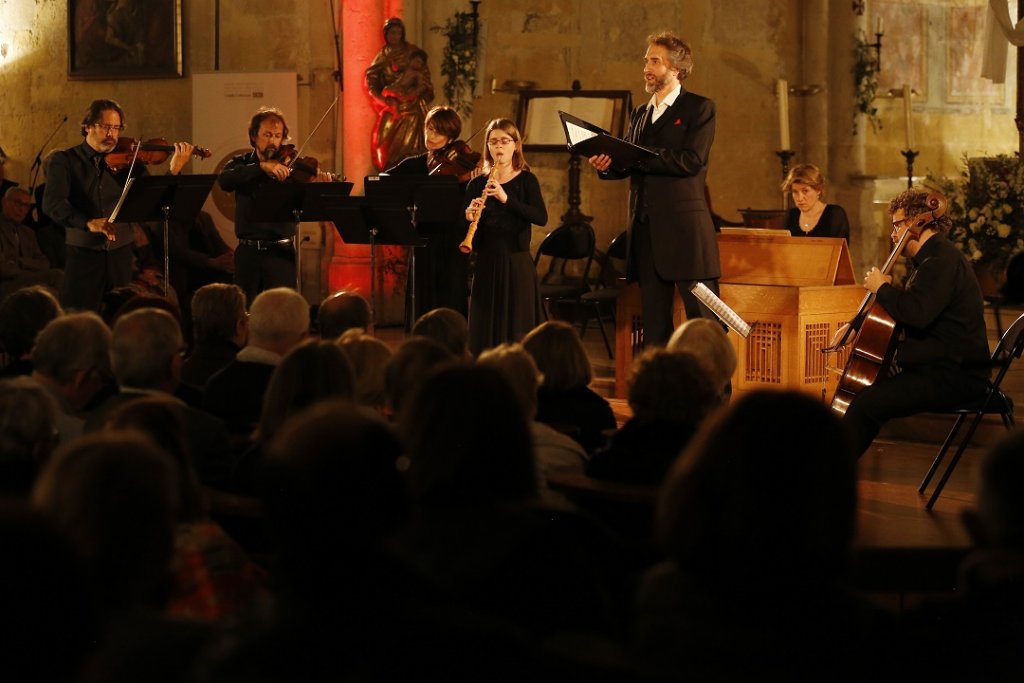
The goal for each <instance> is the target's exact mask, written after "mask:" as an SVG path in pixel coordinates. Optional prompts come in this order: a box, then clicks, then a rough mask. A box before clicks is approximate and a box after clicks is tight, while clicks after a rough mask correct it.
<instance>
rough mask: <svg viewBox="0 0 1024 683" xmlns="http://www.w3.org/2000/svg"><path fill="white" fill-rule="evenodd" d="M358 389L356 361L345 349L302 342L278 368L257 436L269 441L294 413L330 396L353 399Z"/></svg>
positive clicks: (271, 383)
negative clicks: (354, 367) (353, 362)
mask: <svg viewBox="0 0 1024 683" xmlns="http://www.w3.org/2000/svg"><path fill="white" fill-rule="evenodd" d="M354 391H355V377H354V372H353V370H352V364H351V362H350V361H349V359H348V357H347V356H346V355H345V353H344V352H343V351H342V350H341V349H339V348H338V347H337V346H336V345H334V344H332V343H331V342H322V341H317V340H315V339H313V340H310V341H308V342H306V343H304V344H300V345H298V346H296V347H295V348H294V349H292V350H291V351H289V352H288V354H287V355H286V356H285V357H284V358H283V359H281V363H280V364H279V365H278V366H277V367H276V368H274V374H273V375H271V377H270V384H269V385H268V386H267V393H266V394H264V396H263V414H262V416H261V417H260V425H259V429H258V432H257V436H258V438H259V440H260V441H263V442H267V441H269V440H270V439H272V438H274V435H275V434H277V432H278V431H279V430H280V429H281V426H282V425H283V424H284V423H285V420H287V419H288V418H289V417H290V416H292V415H294V414H296V413H298V412H300V411H302V410H303V409H305V408H308V407H309V406H311V405H313V404H315V403H318V402H320V401H324V400H327V399H330V398H338V399H344V400H348V401H351V400H352V397H353V395H354Z"/></svg>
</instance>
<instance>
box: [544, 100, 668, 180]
mask: <svg viewBox="0 0 1024 683" xmlns="http://www.w3.org/2000/svg"><path fill="white" fill-rule="evenodd" d="M558 117H559V118H560V119H561V120H562V130H563V131H564V132H565V142H566V144H567V145H568V146H569V151H570V152H573V153H575V154H580V155H582V156H585V157H592V156H595V155H597V154H607V155H608V156H610V157H611V158H612V166H613V168H615V169H616V170H618V171H625V170H627V169H630V168H632V167H634V166H636V165H637V164H639V163H640V162H641V161H644V160H645V159H650V158H653V157H656V156H658V155H657V154H655V153H654V152H652V151H651V150H649V149H647V148H646V147H641V146H639V145H634V144H633V143H631V142H627V141H625V140H623V139H621V138H617V137H615V136H613V135H612V134H611V133H609V132H608V131H606V130H605V129H603V128H601V127H600V126H595V125H594V124H592V123H590V122H589V121H584V120H583V119H581V118H579V117H578V116H573V115H572V114H567V113H566V112H564V111H560V112H558Z"/></svg>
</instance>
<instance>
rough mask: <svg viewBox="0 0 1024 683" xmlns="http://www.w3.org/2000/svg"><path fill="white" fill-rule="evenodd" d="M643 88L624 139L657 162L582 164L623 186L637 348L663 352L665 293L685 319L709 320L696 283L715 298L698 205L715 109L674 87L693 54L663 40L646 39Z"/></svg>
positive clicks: (595, 160)
mask: <svg viewBox="0 0 1024 683" xmlns="http://www.w3.org/2000/svg"><path fill="white" fill-rule="evenodd" d="M647 42H648V46H647V53H646V54H645V55H644V82H645V86H644V89H645V90H646V91H647V92H648V93H651V100H650V102H649V103H648V104H646V105H644V106H642V107H638V108H637V109H636V110H634V111H633V114H632V117H631V118H630V123H629V135H628V136H627V140H629V142H632V143H634V144H637V145H640V146H642V147H646V148H648V149H651V150H654V151H655V152H657V154H658V156H657V157H654V158H652V159H649V160H647V161H643V162H641V163H640V164H638V165H637V166H635V167H633V168H630V169H627V170H626V171H623V172H619V171H616V170H613V169H612V159H611V158H610V157H609V156H607V155H605V154H601V155H597V156H593V157H591V158H590V163H591V165H592V166H593V167H594V168H596V169H597V170H598V171H599V172H600V173H599V175H600V176H601V178H604V179H619V178H625V177H627V176H628V177H629V179H630V206H631V213H632V220H631V222H630V228H629V260H628V277H629V280H630V281H637V282H639V283H640V300H641V303H642V306H643V324H644V341H645V343H646V344H647V345H648V346H652V345H655V346H664V345H665V343H666V342H667V341H668V339H669V337H670V336H671V334H672V328H673V325H672V298H673V292H672V290H673V287H676V288H678V289H679V293H680V294H681V295H682V298H683V304H684V306H685V307H686V317H687V318H698V317H706V318H714V317H715V316H714V313H712V312H711V311H710V310H709V309H708V308H707V307H705V306H704V305H703V304H701V303H700V301H698V300H697V298H696V297H695V296H694V295H693V294H691V293H690V286H691V285H692V284H693V283H694V282H698V281H699V282H703V283H704V284H705V285H707V287H708V288H709V289H710V290H711V291H713V292H714V293H715V294H717V293H718V278H719V276H720V275H721V268H720V266H719V262H718V241H717V239H716V237H715V226H714V223H712V221H711V211H710V210H709V209H708V205H707V202H706V201H705V199H704V180H705V177H706V176H707V172H708V156H709V154H710V152H711V143H712V141H713V140H714V138H715V103H714V102H712V101H711V100H709V99H708V98H706V97H701V96H700V95H695V94H694V93H691V92H687V91H686V90H685V89H684V88H683V87H682V84H681V81H683V80H685V79H686V77H687V76H689V74H690V72H691V71H692V70H693V50H692V49H691V48H690V46H689V45H687V44H686V43H685V42H683V41H682V40H680V39H679V38H677V37H676V36H674V35H672V34H671V33H658V34H655V35H652V36H650V37H649V38H648V41H647Z"/></svg>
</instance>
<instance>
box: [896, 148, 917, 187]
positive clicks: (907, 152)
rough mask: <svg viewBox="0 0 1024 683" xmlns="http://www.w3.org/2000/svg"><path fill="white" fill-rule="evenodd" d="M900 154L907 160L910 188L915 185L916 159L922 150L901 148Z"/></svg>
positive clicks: (908, 184) (908, 185)
mask: <svg viewBox="0 0 1024 683" xmlns="http://www.w3.org/2000/svg"><path fill="white" fill-rule="evenodd" d="M900 154H902V155H903V158H904V159H906V160H907V189H908V190H909V189H910V188H912V187H913V186H914V159H916V158H917V155H918V154H920V152H917V151H915V150H912V149H904V150H900Z"/></svg>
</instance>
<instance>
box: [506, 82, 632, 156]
mask: <svg viewBox="0 0 1024 683" xmlns="http://www.w3.org/2000/svg"><path fill="white" fill-rule="evenodd" d="M631 102H632V95H631V93H630V91H629V90H523V91H521V92H520V93H519V111H518V113H517V115H516V126H518V127H519V131H520V132H521V133H522V135H523V149H524V150H526V151H534V152H568V151H569V149H568V147H567V146H566V144H565V132H564V131H563V130H562V123H561V120H560V119H559V118H558V112H559V111H564V112H567V113H569V114H572V115H573V116H578V117H579V118H581V119H583V120H585V121H588V122H590V123H592V124H594V125H596V126H600V127H601V128H603V129H604V130H606V131H608V132H609V133H611V134H612V135H613V136H615V137H620V138H621V137H622V136H623V135H625V134H626V126H627V125H629V114H630V109H631Z"/></svg>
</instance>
